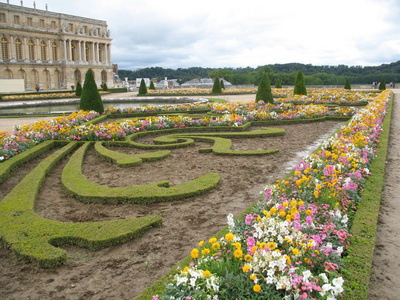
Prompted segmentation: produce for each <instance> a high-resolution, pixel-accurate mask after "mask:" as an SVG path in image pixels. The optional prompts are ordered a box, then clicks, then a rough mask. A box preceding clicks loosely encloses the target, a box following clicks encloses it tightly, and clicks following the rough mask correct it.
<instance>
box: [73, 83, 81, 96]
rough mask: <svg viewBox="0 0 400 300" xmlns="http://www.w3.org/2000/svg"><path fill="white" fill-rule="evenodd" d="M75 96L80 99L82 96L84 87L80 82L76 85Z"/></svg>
mask: <svg viewBox="0 0 400 300" xmlns="http://www.w3.org/2000/svg"><path fill="white" fill-rule="evenodd" d="M75 95H76V96H78V97H80V96H81V95H82V85H81V83H80V82H79V81H78V82H77V83H76V89H75Z"/></svg>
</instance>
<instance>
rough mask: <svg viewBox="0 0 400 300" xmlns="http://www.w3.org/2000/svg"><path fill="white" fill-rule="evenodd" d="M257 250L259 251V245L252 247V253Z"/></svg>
mask: <svg viewBox="0 0 400 300" xmlns="http://www.w3.org/2000/svg"><path fill="white" fill-rule="evenodd" d="M256 251H257V246H253V247H252V248H251V253H253V254H254V253H256Z"/></svg>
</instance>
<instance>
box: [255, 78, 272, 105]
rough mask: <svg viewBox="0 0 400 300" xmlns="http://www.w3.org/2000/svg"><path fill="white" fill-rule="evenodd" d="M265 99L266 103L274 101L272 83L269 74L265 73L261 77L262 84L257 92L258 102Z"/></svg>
mask: <svg viewBox="0 0 400 300" xmlns="http://www.w3.org/2000/svg"><path fill="white" fill-rule="evenodd" d="M260 100H263V101H264V102H265V103H274V97H273V96H272V91H271V84H270V82H269V78H268V75H267V74H264V75H263V77H262V78H261V81H260V84H259V85H258V90H257V94H256V102H258V101H260Z"/></svg>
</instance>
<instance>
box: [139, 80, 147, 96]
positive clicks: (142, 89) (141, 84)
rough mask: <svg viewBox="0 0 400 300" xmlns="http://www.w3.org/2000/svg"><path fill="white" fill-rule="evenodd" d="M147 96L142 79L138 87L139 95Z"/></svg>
mask: <svg viewBox="0 0 400 300" xmlns="http://www.w3.org/2000/svg"><path fill="white" fill-rule="evenodd" d="M146 94H147V87H146V83H145V82H144V79H143V78H142V81H140V86H139V95H146Z"/></svg>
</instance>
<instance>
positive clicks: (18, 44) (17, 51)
mask: <svg viewBox="0 0 400 300" xmlns="http://www.w3.org/2000/svg"><path fill="white" fill-rule="evenodd" d="M15 57H16V58H17V59H22V42H21V40H20V39H19V38H17V39H15Z"/></svg>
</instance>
